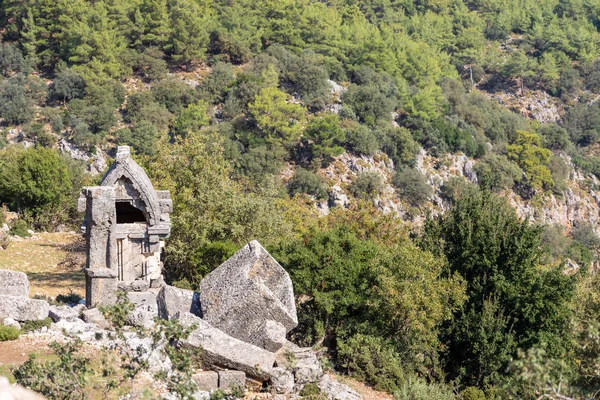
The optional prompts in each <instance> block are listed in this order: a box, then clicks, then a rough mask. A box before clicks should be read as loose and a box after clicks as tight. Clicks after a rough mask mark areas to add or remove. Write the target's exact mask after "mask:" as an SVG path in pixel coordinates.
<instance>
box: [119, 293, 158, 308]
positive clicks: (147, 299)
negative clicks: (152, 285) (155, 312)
mask: <svg viewBox="0 0 600 400" xmlns="http://www.w3.org/2000/svg"><path fill="white" fill-rule="evenodd" d="M127 298H128V299H129V301H130V302H132V303H133V304H135V305H136V306H150V307H154V308H157V305H156V295H155V294H154V293H152V292H129V293H127ZM157 309H158V308H157Z"/></svg>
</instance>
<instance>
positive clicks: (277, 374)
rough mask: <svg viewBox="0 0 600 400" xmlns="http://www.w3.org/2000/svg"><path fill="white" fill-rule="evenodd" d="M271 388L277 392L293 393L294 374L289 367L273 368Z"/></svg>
mask: <svg viewBox="0 0 600 400" xmlns="http://www.w3.org/2000/svg"><path fill="white" fill-rule="evenodd" d="M271 388H272V389H273V391H274V392H275V393H277V394H285V393H292V391H293V390H294V374H293V373H292V372H291V371H290V370H288V369H287V368H273V369H272V370H271Z"/></svg>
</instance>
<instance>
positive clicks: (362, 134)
mask: <svg viewBox="0 0 600 400" xmlns="http://www.w3.org/2000/svg"><path fill="white" fill-rule="evenodd" d="M346 144H347V145H348V147H349V148H350V150H352V151H353V152H354V153H356V154H364V155H367V156H372V155H373V154H375V152H377V150H379V143H378V142H377V138H376V136H375V135H374V134H373V132H371V130H370V129H369V128H367V127H366V126H364V125H359V124H351V125H350V127H349V128H348V129H347V131H346Z"/></svg>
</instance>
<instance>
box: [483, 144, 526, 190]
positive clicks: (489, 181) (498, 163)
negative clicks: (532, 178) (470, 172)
mask: <svg viewBox="0 0 600 400" xmlns="http://www.w3.org/2000/svg"><path fill="white" fill-rule="evenodd" d="M474 169H475V172H476V173H477V179H478V181H479V185H480V186H481V187H484V188H487V189H489V190H491V191H494V192H497V191H500V190H504V189H511V188H512V187H513V186H514V184H515V182H517V181H519V180H520V179H521V177H522V176H523V171H521V168H519V166H518V165H517V164H515V163H514V162H512V161H511V160H509V159H508V158H507V157H506V156H504V155H499V154H493V153H490V154H487V155H486V156H485V157H482V158H481V159H480V160H479V162H478V163H476V164H475V168H474Z"/></svg>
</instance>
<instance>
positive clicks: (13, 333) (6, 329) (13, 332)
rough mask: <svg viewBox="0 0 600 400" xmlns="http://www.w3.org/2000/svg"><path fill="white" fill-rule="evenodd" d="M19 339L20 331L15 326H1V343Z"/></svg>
mask: <svg viewBox="0 0 600 400" xmlns="http://www.w3.org/2000/svg"><path fill="white" fill-rule="evenodd" d="M18 338H19V330H18V329H17V328H15V327H13V326H5V325H1V324H0V342H7V341H9V340H16V339H18Z"/></svg>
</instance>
